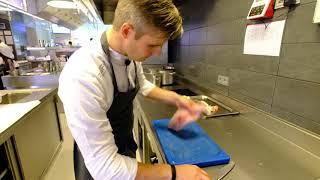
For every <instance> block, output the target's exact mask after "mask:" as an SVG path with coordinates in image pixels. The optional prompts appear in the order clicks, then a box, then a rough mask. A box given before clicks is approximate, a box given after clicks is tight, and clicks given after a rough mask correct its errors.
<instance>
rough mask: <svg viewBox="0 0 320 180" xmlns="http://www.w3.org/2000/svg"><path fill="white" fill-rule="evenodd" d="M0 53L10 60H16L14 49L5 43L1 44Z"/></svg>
mask: <svg viewBox="0 0 320 180" xmlns="http://www.w3.org/2000/svg"><path fill="white" fill-rule="evenodd" d="M0 53H1V54H3V55H4V56H6V57H8V58H10V59H13V58H14V55H13V53H12V48H11V47H10V46H8V45H6V44H5V43H4V42H1V43H0Z"/></svg>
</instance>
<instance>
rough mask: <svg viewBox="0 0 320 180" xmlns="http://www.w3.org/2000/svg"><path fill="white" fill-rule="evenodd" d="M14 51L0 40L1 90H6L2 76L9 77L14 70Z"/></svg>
mask: <svg viewBox="0 0 320 180" xmlns="http://www.w3.org/2000/svg"><path fill="white" fill-rule="evenodd" d="M13 58H14V55H13V52H12V49H11V48H10V47H9V46H8V45H6V44H5V43H4V42H2V41H1V40H0V90H3V89H4V86H3V82H2V79H1V76H4V75H8V74H9V73H8V71H10V70H13V69H14V61H13V60H12V59H13Z"/></svg>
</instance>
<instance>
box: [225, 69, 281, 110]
mask: <svg viewBox="0 0 320 180" xmlns="http://www.w3.org/2000/svg"><path fill="white" fill-rule="evenodd" d="M229 80H230V90H232V91H234V92H238V93H241V94H243V95H245V96H248V97H251V98H253V99H256V100H258V101H261V102H263V103H265V104H271V103H272V96H273V90H274V86H275V81H276V77H275V76H272V75H267V74H262V73H256V72H250V71H242V70H238V69H231V70H230V79H229Z"/></svg>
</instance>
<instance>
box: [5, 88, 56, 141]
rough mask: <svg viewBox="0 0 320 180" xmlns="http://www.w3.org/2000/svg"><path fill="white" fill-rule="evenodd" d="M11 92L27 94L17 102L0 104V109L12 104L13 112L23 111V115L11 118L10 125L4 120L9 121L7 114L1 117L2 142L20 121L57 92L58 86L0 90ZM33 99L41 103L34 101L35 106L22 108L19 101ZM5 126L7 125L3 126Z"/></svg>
mask: <svg viewBox="0 0 320 180" xmlns="http://www.w3.org/2000/svg"><path fill="white" fill-rule="evenodd" d="M8 93H9V94H10V93H14V94H15V93H18V94H26V96H25V97H24V98H21V99H20V100H18V101H17V102H16V103H11V104H0V109H1V108H3V109H4V110H5V108H6V106H10V109H12V110H13V111H12V113H19V112H21V113H23V114H21V115H22V116H17V117H16V118H14V119H10V121H12V122H10V124H9V125H10V126H9V125H8V123H4V121H7V119H6V116H2V117H1V121H2V122H1V123H0V126H1V127H0V128H1V132H0V144H1V143H3V142H4V141H6V140H7V139H8V138H9V137H10V136H12V135H13V133H14V130H15V128H16V127H17V126H19V123H21V122H20V121H21V120H23V118H25V117H26V116H28V115H29V114H30V113H32V111H34V110H36V109H37V108H39V107H40V106H41V105H42V104H43V103H44V101H45V100H46V99H48V98H49V97H52V96H53V95H55V94H56V93H57V88H53V89H15V90H0V95H4V94H8ZM31 101H33V102H34V101H39V103H34V106H29V107H30V109H27V110H25V109H21V107H23V106H21V105H20V104H17V103H28V102H31ZM2 126H5V127H2Z"/></svg>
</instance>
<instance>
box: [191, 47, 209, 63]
mask: <svg viewBox="0 0 320 180" xmlns="http://www.w3.org/2000/svg"><path fill="white" fill-rule="evenodd" d="M189 48H190V51H189V56H190V59H191V60H192V61H194V62H197V61H205V58H206V46H190V47H189Z"/></svg>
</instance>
